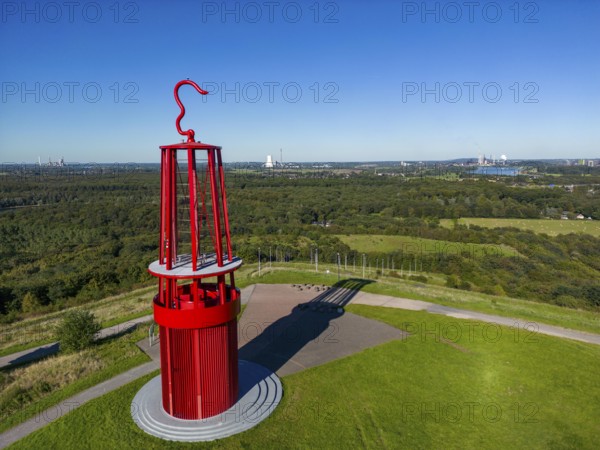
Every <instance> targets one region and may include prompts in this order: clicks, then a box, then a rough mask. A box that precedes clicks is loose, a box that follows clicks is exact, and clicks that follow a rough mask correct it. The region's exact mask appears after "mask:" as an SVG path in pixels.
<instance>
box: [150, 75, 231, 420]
mask: <svg viewBox="0 0 600 450" xmlns="http://www.w3.org/2000/svg"><path fill="white" fill-rule="evenodd" d="M184 84H189V85H191V86H193V87H194V88H195V89H196V90H197V91H198V92H199V93H201V94H203V95H204V94H207V92H206V91H204V90H202V89H201V88H200V87H199V86H198V85H197V84H196V83H194V82H193V81H189V80H184V81H180V82H179V83H177V85H176V86H175V90H174V95H175V100H176V102H177V104H178V105H179V107H180V109H181V113H180V114H179V116H178V117H177V120H176V122H175V123H176V127H177V131H178V132H179V133H180V134H181V135H185V136H187V137H188V139H187V142H185V143H181V144H173V145H165V146H161V147H160V149H161V182H160V184H161V200H160V240H159V259H158V261H155V262H154V263H153V264H151V265H150V268H149V269H148V270H149V272H150V273H151V274H153V275H154V276H156V277H158V286H159V289H158V294H157V295H156V297H155V298H154V320H155V321H156V322H157V323H158V324H159V325H160V357H161V378H162V402H163V408H164V410H165V411H166V412H167V413H169V414H170V415H172V416H174V417H177V418H180V419H190V420H193V419H202V418H206V417H210V416H213V415H216V414H219V413H221V412H223V411H225V410H227V409H228V408H229V407H231V406H232V405H233V404H234V403H235V402H236V401H237V396H238V365H237V359H238V356H237V355H238V354H237V315H238V313H239V311H240V292H239V290H238V289H237V288H236V287H235V281H234V275H233V272H234V271H235V270H236V269H237V268H238V267H239V266H240V265H241V260H240V259H239V258H235V257H234V256H233V253H232V247H231V230H230V226H229V215H228V209H227V195H226V192H225V179H224V171H223V164H222V159H221V147H217V146H214V145H209V144H203V143H201V142H196V141H195V140H194V137H195V133H194V131H193V130H187V131H182V130H181V128H180V121H181V119H182V118H183V116H184V115H185V108H184V106H183V104H182V103H181V101H180V99H179V95H178V90H179V88H180V87H181V86H182V85H184ZM182 151H183V152H186V156H187V192H188V196H189V218H190V225H189V227H190V241H191V242H190V244H191V253H190V254H187V255H180V254H179V253H178V248H177V236H178V232H179V231H180V230H179V224H178V221H177V211H178V207H179V206H180V205H178V202H177V194H178V192H177V176H178V175H179V171H178V170H179V166H178V163H177V152H182ZM201 152H206V158H207V165H206V172H207V173H206V176H207V179H208V182H209V184H210V193H208V192H206V188H204V191H201V192H200V194H202V195H199V186H198V179H199V177H198V166H197V163H196V157H197V155H198V154H199V153H201ZM201 189H202V188H200V190H201ZM207 195H210V204H211V208H212V209H211V212H212V217H211V219H212V223H211V224H209V223H208V217H207V216H206V215H205V211H206V207H207V203H208V199H207ZM199 208H200V209H201V211H200V214H199V212H198V209H199ZM200 217H206V219H207V226H208V228H209V231H210V228H212V231H213V233H212V234H213V238H214V239H213V245H212V247H213V248H212V250H213V251H212V252H210V253H200V250H201V247H200V231H201V220H199V218H200ZM223 247H225V252H224V251H223V250H224V248H223ZM227 274H229V279H230V283H229V284H226V280H225V276H226V275H227ZM206 278H216V282H214V281H213V282H206V280H205V279H206ZM185 281H189V283H187V284H186V283H185Z"/></svg>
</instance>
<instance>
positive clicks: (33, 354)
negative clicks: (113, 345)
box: [0, 314, 152, 369]
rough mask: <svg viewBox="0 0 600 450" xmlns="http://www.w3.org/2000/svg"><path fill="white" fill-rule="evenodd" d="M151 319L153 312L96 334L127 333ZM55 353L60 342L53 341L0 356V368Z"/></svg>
mask: <svg viewBox="0 0 600 450" xmlns="http://www.w3.org/2000/svg"><path fill="white" fill-rule="evenodd" d="M151 319H152V314H149V315H146V316H142V317H138V318H137V319H132V320H128V321H127V322H123V323H119V324H117V325H113V326H112V327H107V328H103V329H102V330H100V332H99V333H98V336H96V339H103V338H105V337H109V336H115V335H118V334H122V333H126V332H128V331H129V330H131V329H132V328H134V327H135V326H136V325H137V324H139V323H144V322H148V321H149V320H151ZM55 353H58V342H51V343H50V344H44V345H40V346H38V347H33V348H28V349H27V350H23V351H20V352H17V353H12V354H10V355H6V356H2V357H0V369H3V368H4V367H10V366H18V365H20V364H25V363H29V362H32V361H36V360H38V359H42V358H45V357H46V356H50V355H54V354H55Z"/></svg>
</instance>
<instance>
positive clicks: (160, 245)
mask: <svg viewBox="0 0 600 450" xmlns="http://www.w3.org/2000/svg"><path fill="white" fill-rule="evenodd" d="M165 152H166V150H165V149H161V150H160V225H159V228H158V229H159V230H160V232H159V233H160V236H159V238H158V240H159V242H158V262H159V264H164V263H165V230H164V229H163V227H164V225H165V222H164V217H165V203H164V195H165Z"/></svg>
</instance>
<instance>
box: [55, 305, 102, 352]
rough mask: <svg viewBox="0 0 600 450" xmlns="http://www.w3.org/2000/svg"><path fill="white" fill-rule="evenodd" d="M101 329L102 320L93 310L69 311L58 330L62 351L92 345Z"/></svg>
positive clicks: (71, 350)
mask: <svg viewBox="0 0 600 450" xmlns="http://www.w3.org/2000/svg"><path fill="white" fill-rule="evenodd" d="M100 329H101V326H100V322H98V321H97V320H96V317H95V316H94V314H92V313H91V312H89V311H69V312H67V313H66V314H65V316H64V318H63V320H62V322H61V323H60V325H59V326H58V328H57V330H56V338H57V339H58V341H59V342H60V349H61V350H62V351H65V352H74V351H79V350H83V349H85V348H87V347H89V346H90V345H92V343H93V342H94V338H95V337H96V334H98V332H99V331H100Z"/></svg>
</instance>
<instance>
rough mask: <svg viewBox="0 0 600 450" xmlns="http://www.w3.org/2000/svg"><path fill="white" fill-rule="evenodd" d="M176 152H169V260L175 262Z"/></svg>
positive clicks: (174, 150)
mask: <svg viewBox="0 0 600 450" xmlns="http://www.w3.org/2000/svg"><path fill="white" fill-rule="evenodd" d="M177 167H178V166H177V150H176V149H173V150H171V171H170V174H169V175H170V176H171V211H170V214H171V218H170V219H171V258H172V261H176V260H177Z"/></svg>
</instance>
